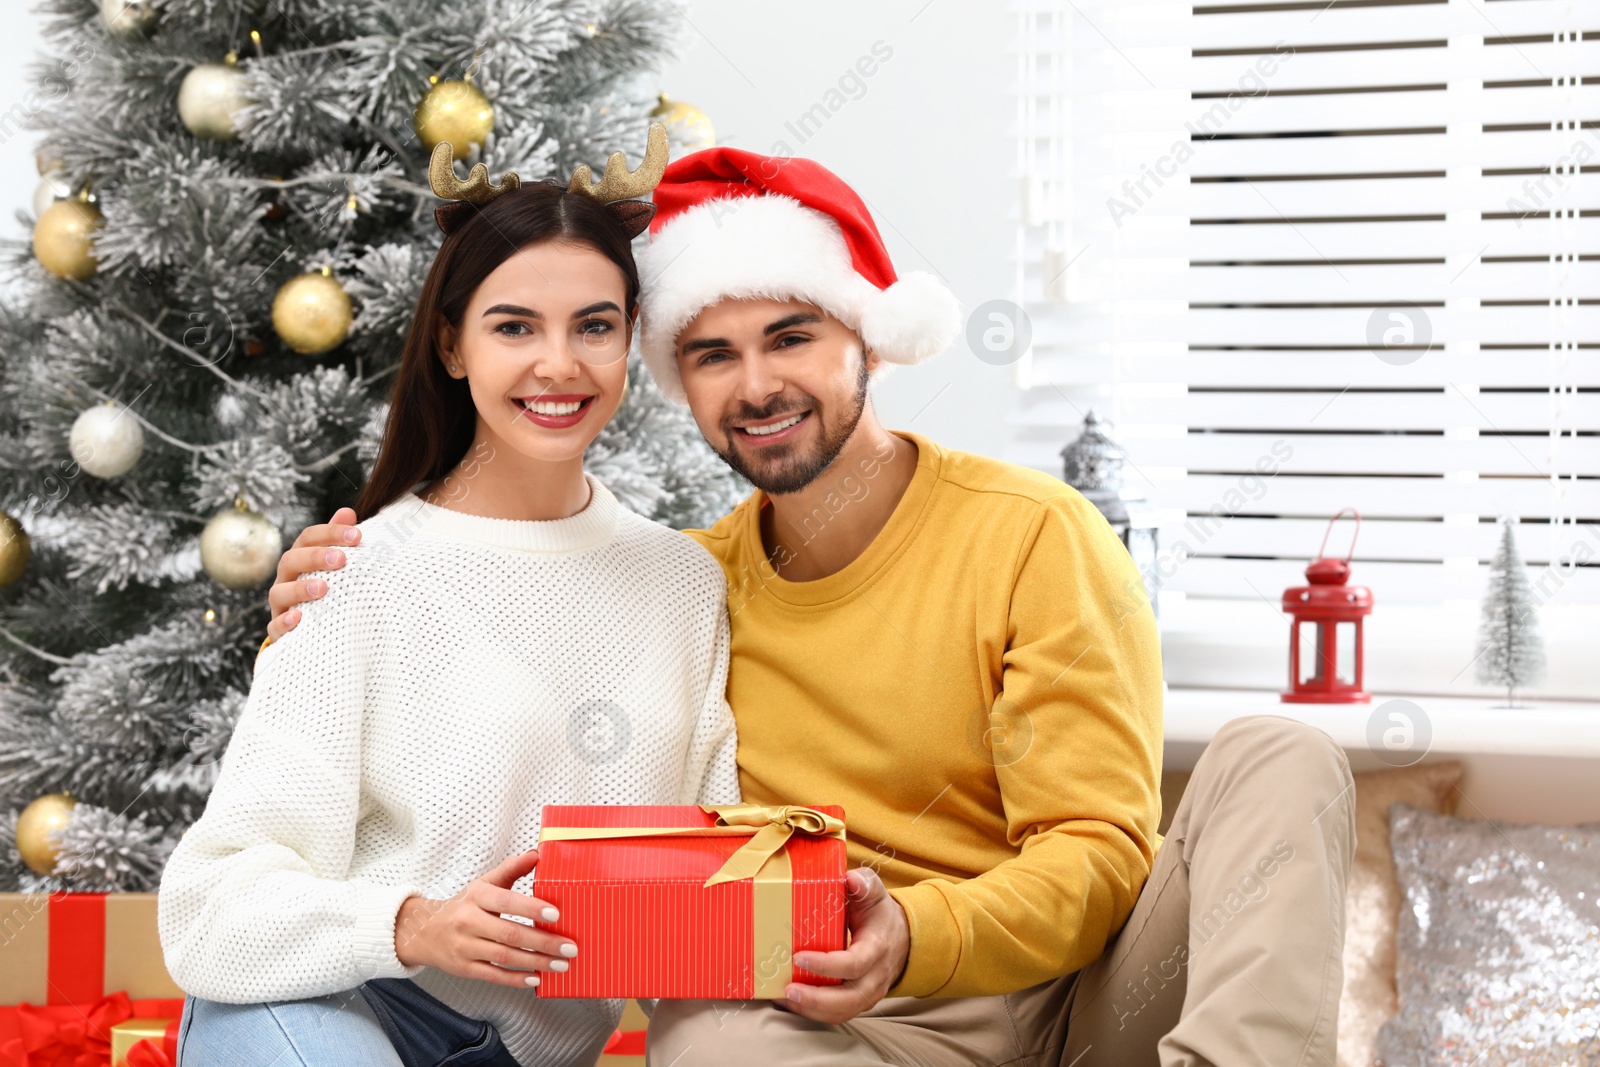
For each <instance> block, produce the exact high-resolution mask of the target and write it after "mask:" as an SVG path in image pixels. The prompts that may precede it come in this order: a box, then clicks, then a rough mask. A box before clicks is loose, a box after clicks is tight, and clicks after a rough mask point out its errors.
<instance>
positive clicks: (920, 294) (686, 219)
mask: <svg viewBox="0 0 1600 1067" xmlns="http://www.w3.org/2000/svg"><path fill="white" fill-rule="evenodd" d="M638 263H639V276H640V282H641V284H642V288H643V292H642V294H641V296H640V316H639V317H640V336H639V347H640V352H641V354H642V355H643V357H644V362H645V365H646V366H647V367H649V368H650V374H651V376H652V377H654V378H655V381H656V384H657V385H658V386H659V387H660V388H661V391H662V392H663V393H664V394H666V395H667V396H668V397H671V398H672V399H673V400H676V401H678V402H679V403H683V402H684V400H685V396H684V391H683V381H682V379H681V378H680V377H679V375H678V359H677V342H678V335H679V333H681V332H682V331H683V327H684V326H686V325H687V324H688V323H689V320H691V319H693V318H694V317H695V316H696V315H698V314H699V313H700V312H701V311H703V310H704V309H705V308H707V307H710V306H711V305H712V304H715V303H717V302H718V301H721V300H726V299H735V300H737V299H761V298H765V299H773V300H794V299H800V300H804V301H806V302H807V303H812V304H815V305H817V306H818V307H820V308H822V309H823V310H824V311H826V312H828V314H830V315H832V316H833V317H834V318H836V319H838V320H839V321H840V322H842V323H844V324H845V325H846V326H848V327H850V328H851V329H852V330H855V331H856V332H857V333H859V334H860V335H861V339H862V342H863V343H864V344H865V345H866V346H867V348H869V349H871V350H872V351H873V352H874V353H875V354H876V355H877V356H878V357H879V358H880V359H883V360H886V361H888V362H890V363H920V362H922V361H923V360H925V359H928V358H929V357H931V356H934V355H936V354H937V353H939V352H940V351H942V350H943V349H944V348H945V347H946V346H948V345H949V344H950V342H951V341H953V340H954V339H955V337H956V335H957V334H958V333H959V332H960V330H961V308H960V305H959V304H958V303H957V302H956V298H955V295H954V294H953V293H951V292H950V290H949V289H948V288H946V287H945V286H944V284H943V283H941V282H940V281H939V280H938V279H937V278H935V277H934V276H933V275H931V274H925V273H913V274H908V275H905V276H903V277H902V278H901V279H900V280H899V281H898V282H896V283H895V284H894V285H891V286H890V287H889V288H888V289H883V290H880V289H879V288H878V287H877V286H875V285H873V284H872V283H871V282H870V281H868V280H867V279H866V278H864V277H862V276H861V275H860V274H858V273H856V270H855V267H854V266H853V265H852V263H851V261H850V251H849V248H848V246H847V245H846V244H845V240H844V234H843V233H841V232H840V230H839V226H838V223H836V222H834V221H833V219H831V218H829V217H828V216H827V215H825V214H823V213H822V212H820V211H817V210H815V209H813V208H809V207H806V206H805V205H803V204H801V203H800V202H799V201H798V200H795V199H794V198H792V197H788V196H781V195H777V194H768V195H765V196H748V197H736V198H730V199H724V200H713V201H710V202H708V203H704V204H700V205H698V206H696V207H694V208H691V209H690V210H688V211H685V212H684V213H683V214H682V215H679V216H678V217H677V218H674V219H671V220H669V221H668V223H667V224H666V225H665V226H664V227H662V229H661V231H660V232H659V233H657V234H654V235H652V238H651V241H650V244H649V245H648V246H646V247H645V248H644V249H643V250H642V251H640V252H639V254H638Z"/></svg>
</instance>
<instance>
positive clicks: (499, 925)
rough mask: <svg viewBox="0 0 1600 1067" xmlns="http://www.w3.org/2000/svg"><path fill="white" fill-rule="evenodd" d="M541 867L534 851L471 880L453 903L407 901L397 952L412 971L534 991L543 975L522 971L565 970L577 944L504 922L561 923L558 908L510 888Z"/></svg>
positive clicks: (399, 918) (398, 925)
mask: <svg viewBox="0 0 1600 1067" xmlns="http://www.w3.org/2000/svg"><path fill="white" fill-rule="evenodd" d="M538 862H539V850H538V849H529V850H528V851H527V852H524V853H523V854H522V855H520V856H512V857H511V858H510V859H507V860H506V861H505V862H504V863H502V864H500V866H498V867H496V868H495V869H494V870H492V871H490V872H489V873H488V874H486V875H484V876H483V877H481V878H476V879H473V880H472V881H470V882H468V883H467V884H466V887H465V888H463V889H462V890H461V892H459V893H457V894H456V895H455V896H453V897H451V898H450V899H449V900H430V899H429V898H427V897H407V898H406V899H405V902H404V903H402V904H401V905H400V911H399V912H398V913H397V914H396V916H395V922H394V954H395V955H396V956H397V957H399V960H400V962H401V963H403V964H404V965H405V966H407V967H415V966H417V965H418V964H423V965H426V966H429V967H437V968H438V969H439V970H441V971H444V972H446V973H448V974H453V975H455V976H457V977H458V978H477V979H481V980H482V981H485V982H494V983H496V984H497V985H510V986H536V985H538V984H539V976H538V975H536V974H524V973H522V972H524V971H564V970H566V969H567V960H569V959H571V958H572V957H573V956H576V955H577V954H578V946H577V945H574V944H573V943H572V942H571V941H569V940H567V939H566V938H564V937H561V936H560V935H558V934H552V933H549V932H547V931H544V930H537V929H534V928H533V927H530V926H524V925H523V924H521V923H516V922H512V921H511V920H510V919H502V918H501V917H500V916H501V915H502V914H505V915H521V916H523V917H524V918H528V919H537V920H539V921H540V922H555V921H556V919H557V918H558V915H557V913H556V909H555V908H553V907H551V906H550V905H549V904H547V903H545V902H544V901H542V900H540V899H539V898H538V897H530V896H525V895H523V894H522V893H518V892H515V891H513V890H512V888H511V886H512V884H513V883H514V882H516V880H517V879H518V878H521V877H522V876H523V875H525V874H527V873H528V872H529V871H531V870H533V868H534V866H535V865H536V864H537V863H538Z"/></svg>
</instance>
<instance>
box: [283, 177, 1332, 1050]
mask: <svg viewBox="0 0 1600 1067" xmlns="http://www.w3.org/2000/svg"><path fill="white" fill-rule="evenodd" d="M655 200H656V204H657V207H658V214H657V217H656V219H655V220H654V222H653V224H652V241H651V244H650V246H649V248H648V249H646V250H645V252H644V253H643V254H642V255H641V257H640V260H641V262H640V265H641V272H642V275H643V280H644V296H643V308H642V319H643V330H642V335H641V344H642V349H643V355H644V358H645V360H646V362H647V363H648V364H649V367H650V370H651V372H652V374H653V375H654V377H655V379H656V381H657V382H658V383H659V384H660V386H661V388H662V389H663V390H664V391H665V392H666V393H667V394H668V395H669V396H673V397H675V398H677V399H680V400H684V401H686V402H687V403H688V405H689V408H690V410H691V412H692V413H693V415H694V418H695V420H696V422H697V424H698V425H699V427H700V430H701V432H702V433H703V434H704V435H705V437H706V440H707V441H708V442H710V444H711V446H712V447H713V448H714V449H716V451H717V452H718V453H719V454H720V455H721V456H722V457H723V458H724V459H725V460H726V461H727V462H728V463H729V465H730V466H732V467H733V468H734V469H736V470H738V471H739V472H740V473H742V474H743V475H744V476H745V477H746V478H747V479H749V480H750V481H751V483H752V484H754V485H755V486H756V487H757V489H756V492H755V493H753V494H752V495H751V496H750V497H749V498H748V499H747V500H745V501H744V502H743V503H741V504H740V505H739V506H738V507H737V508H736V509H734V511H733V512H732V513H731V514H730V515H728V516H727V517H725V518H724V519H722V520H721V521H719V522H718V523H717V524H716V525H715V526H713V527H712V528H711V529H709V530H699V531H690V535H691V536H693V537H695V538H696V539H697V540H698V541H700V543H701V544H703V545H705V547H706V548H707V549H709V550H710V551H711V552H712V554H713V555H715V556H716V557H717V558H718V559H719V560H720V561H721V563H722V565H723V568H724V571H725V572H726V574H727V577H728V583H729V612H730V614H731V617H732V634H733V647H732V663H731V666H730V671H729V681H728V697H729V701H730V703H731V704H732V707H733V709H734V714H735V717H736V720H737V724H738V729H739V768H740V783H741V787H742V789H743V793H744V800H745V801H746V802H752V803H759V804H816V803H829V804H840V805H842V806H843V807H844V810H845V812H846V816H847V821H848V824H849V850H850V858H851V866H852V868H853V870H852V871H851V873H850V876H849V877H850V887H851V894H852V902H851V905H850V909H849V914H848V916H847V921H848V924H849V927H850V930H851V939H850V943H849V947H848V948H847V949H845V950H844V951H840V952H835V953H829V954H825V955H816V954H806V953H801V954H799V955H798V956H797V957H796V958H795V959H794V961H793V963H794V964H795V965H798V966H801V967H804V968H805V969H806V970H809V971H811V972H813V973H816V974H820V975H825V976H829V977H834V978H838V979H840V980H841V982H842V984H840V985H838V986H832V987H815V986H808V985H800V984H791V985H789V986H788V991H787V998H786V1000H784V1001H780V1002H777V1004H776V1005H773V1004H768V1003H765V1002H731V1001H730V1002H696V1001H662V1002H661V1003H660V1004H659V1005H658V1007H657V1008H656V1010H655V1013H654V1015H653V1017H652V1020H651V1033H650V1060H651V1062H652V1063H654V1064H663V1065H664V1064H675V1065H678V1067H692V1065H699V1064H708V1065H720V1064H746V1063H784V1064H805V1065H811V1064H815V1065H845V1064H851V1065H855V1064H863V1065H864V1064H941V1065H942V1064H950V1065H956V1064H960V1065H969V1064H995V1065H998V1064H1034V1063H1046V1062H1048V1063H1051V1064H1055V1063H1058V1062H1059V1063H1061V1064H1077V1065H1083V1067H1087V1065H1090V1064H1100V1063H1104V1064H1117V1065H1123V1064H1157V1063H1160V1064H1163V1065H1168V1067H1173V1065H1179V1064H1184V1065H1201V1064H1225V1065H1228V1067H1236V1065H1246V1064H1261V1065H1268V1064H1270V1065H1273V1067H1281V1065H1285V1064H1313V1063H1319V1062H1327V1063H1332V1062H1333V1058H1334V1027H1335V1020H1336V1017H1337V1014H1338V999H1339V993H1340V988H1341V983H1342V970H1341V963H1340V953H1341V948H1342V944H1343V901H1344V888H1345V880H1346V876H1347V874H1348V870H1349V863H1350V857H1351V853H1352V850H1353V846H1354V829H1353V807H1354V806H1353V797H1352V793H1351V780H1350V772H1349V765H1348V763H1347V761H1346V759H1345V757H1344V754H1343V752H1342V751H1341V750H1340V749H1339V748H1338V747H1337V746H1335V745H1334V744H1333V742H1332V741H1331V739H1329V738H1328V737H1327V735H1325V734H1323V733H1321V732H1320V731H1317V730H1314V729H1311V728H1309V727H1305V726H1303V725H1300V724H1298V723H1295V722H1293V721H1291V720H1288V719H1284V718H1280V717H1277V716H1255V717H1250V718H1245V719H1238V720H1235V721H1234V722H1232V723H1229V724H1228V725H1227V726H1226V727H1224V728H1223V729H1222V730H1221V731H1220V732H1219V733H1218V735H1217V737H1216V739H1215V741H1214V742H1213V743H1212V744H1211V746H1210V747H1209V748H1208V749H1207V751H1206V753H1205V754H1204V756H1203V757H1202V758H1201V760H1200V762H1199V764H1198V766H1197V767H1196V769H1195V772H1194V775H1193V777H1192V779H1191V781H1190V783H1189V786H1188V789H1187V791H1186V792H1185V795H1184V798H1183V801H1182V803H1181V804H1180V805H1179V807H1178V810H1177V812H1176V814H1175V816H1174V819H1173V822H1172V825H1171V827H1170V828H1169V831H1168V833H1167V835H1166V837H1165V840H1164V841H1163V838H1162V837H1161V836H1160V835H1158V834H1157V833H1156V826H1157V820H1158V818H1159V815H1160V796H1159V792H1158V783H1159V778H1160V768H1161V751H1162V730H1161V699H1162V687H1161V657H1160V644H1159V637H1158V633H1157V629H1156V625H1155V620H1154V616H1153V613H1152V612H1151V610H1150V607H1149V604H1148V603H1147V602H1145V601H1144V600H1143V598H1142V593H1141V594H1139V595H1130V591H1133V590H1141V589H1142V586H1141V585H1140V579H1139V575H1138V572H1137V570H1136V568H1135V567H1134V566H1133V563H1132V561H1131V559H1130V558H1129V556H1128V554H1127V553H1126V551H1124V549H1123V546H1122V545H1121V543H1120V542H1119V541H1118V540H1117V538H1116V536H1115V535H1114V534H1113V532H1112V530H1111V528H1110V526H1109V525H1108V524H1107V523H1106V522H1105V520H1104V519H1103V518H1102V517H1101V516H1100V514H1099V513H1098V512H1097V511H1096V510H1095V508H1094V507H1093V506H1092V505H1091V504H1090V503H1089V502H1088V501H1087V500H1086V499H1085V498H1084V497H1083V496H1081V495H1080V494H1079V493H1077V492H1076V491H1075V490H1073V489H1071V488H1070V487H1068V486H1066V485H1064V484H1063V483H1061V482H1060V481H1058V480H1056V479H1054V478H1051V477H1048V476H1046V475H1043V474H1040V473H1037V472H1034V471H1030V470H1026V469H1023V468H1019V467H1015V466H1011V465H1008V464H1005V463H1001V462H998V461H995V460H991V459H986V458H984V457H981V456H975V455H970V454H966V453H961V452H956V451H952V450H949V449H945V448H942V447H941V446H939V445H938V444H936V443H935V442H933V441H931V440H929V439H928V438H926V437H924V436H921V435H919V434H914V433H906V432H893V431H890V430H887V429H886V428H885V427H884V426H883V425H882V423H880V422H879V421H878V418H877V416H876V414H875V412H874V411H873V408H872V404H871V401H870V395H869V391H868V383H869V380H870V377H871V376H872V374H873V373H874V372H876V371H877V370H879V369H880V367H881V366H882V365H883V364H884V363H885V362H899V363H915V362H919V361H921V360H922V359H925V358H927V357H928V356H931V355H932V354H934V353H936V352H937V351H939V350H940V349H942V348H943V347H944V346H945V345H947V344H948V343H949V342H950V341H951V340H953V338H954V336H955V334H956V332H957V331H958V329H959V314H958V312H957V310H956V307H955V303H954V299H953V298H952V297H951V296H950V294H949V293H948V292H947V291H945V290H944V289H943V287H942V286H940V285H939V284H938V283H937V282H936V281H934V280H933V279H931V278H928V277H927V276H908V277H906V278H903V279H899V278H897V277H896V275H895V272H894V269H893V266H892V264H891V263H890V261H889V257H888V255H887V253H886V251H885V250H884V248H883V243H882V240H881V238H880V237H879V234H878V231H877V229H876V228H875V227H874V225H873V223H872V221H871V218H870V216H869V215H868V213H867V211H866V208H865V206H864V205H863V204H862V202H861V200H860V198H859V197H857V196H856V195H855V193H854V192H853V191H852V190H850V188H849V187H848V186H847V185H845V184H844V183H843V182H842V181H840V180H839V179H838V178H837V177H836V176H834V175H833V174H831V173H829V172H828V171H826V170H825V169H823V168H822V167H820V166H818V165H817V164H815V163H812V162H810V161H806V160H797V159H774V158H769V157H763V156H758V155H753V154H751V153H746V152H740V151H735V150H731V149H712V150H709V151H706V152H701V153H696V154H695V155H692V156H689V157H686V158H684V159H682V160H679V161H678V162H677V163H675V164H673V165H671V166H670V167H669V168H668V170H667V174H666V176H665V178H664V179H663V181H662V183H661V185H660V186H659V187H658V188H657V190H656V194H655ZM334 519H335V522H334V523H333V524H331V525H329V526H318V527H311V528H308V529H307V530H306V531H304V532H303V533H302V534H301V536H300V538H299V539H298V540H297V541H296V544H295V547H294V548H293V549H291V550H290V551H289V552H287V553H285V555H284V557H283V560H282V562H281V563H280V565H279V571H278V574H279V582H278V584H277V585H275V586H274V587H273V590H272V594H271V602H272V605H273V610H274V612H275V615H276V616H277V617H275V619H274V621H273V624H272V629H271V632H272V633H274V634H277V633H281V632H284V631H285V630H286V629H287V627H288V625H291V624H292V621H293V615H292V614H291V615H290V616H289V617H287V618H286V617H284V616H283V615H281V614H280V613H282V612H284V611H285V609H288V608H290V607H292V605H294V604H296V603H300V602H302V601H305V600H307V599H310V598H312V597H314V596H317V595H320V591H319V589H318V588H317V587H318V585H320V583H316V582H315V580H314V579H313V580H308V581H298V580H295V579H296V576H298V575H300V574H301V573H303V572H305V571H311V570H317V569H322V568H324V567H326V566H328V565H329V564H328V563H326V562H324V559H323V555H324V552H325V551H326V546H334V545H341V544H351V543H354V541H353V540H350V539H347V538H346V537H345V534H346V531H347V529H349V522H351V521H353V516H344V515H343V512H341V514H340V515H335V516H334ZM356 533H357V534H359V531H356ZM335 551H337V550H335ZM358 551H359V549H358ZM782 962H784V963H788V962H789V961H782Z"/></svg>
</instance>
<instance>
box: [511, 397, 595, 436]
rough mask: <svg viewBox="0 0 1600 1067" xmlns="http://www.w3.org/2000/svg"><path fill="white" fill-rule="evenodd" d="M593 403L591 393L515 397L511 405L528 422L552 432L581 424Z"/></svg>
mask: <svg viewBox="0 0 1600 1067" xmlns="http://www.w3.org/2000/svg"><path fill="white" fill-rule="evenodd" d="M593 401H594V394H592V393H541V394H539V395H538V396H522V397H516V398H514V400H513V403H515V404H516V405H517V409H518V411H519V412H520V413H521V415H522V417H523V418H525V419H527V420H528V421H529V422H531V423H533V424H535V425H537V426H546V427H549V428H550V429H553V430H564V429H566V428H568V427H569V426H576V425H578V423H580V422H582V421H583V419H584V416H585V415H587V414H588V413H589V408H590V407H591V406H592V404H593Z"/></svg>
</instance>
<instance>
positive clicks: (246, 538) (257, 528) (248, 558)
mask: <svg viewBox="0 0 1600 1067" xmlns="http://www.w3.org/2000/svg"><path fill="white" fill-rule="evenodd" d="M281 555H283V535H282V534H281V533H279V532H278V528H277V527H276V526H274V525H272V523H270V522H268V521H267V520H266V519H265V518H264V517H262V516H261V515H260V514H258V513H257V512H254V511H251V510H250V508H249V507H248V506H247V505H246V504H245V502H244V500H243V499H240V500H236V501H234V505H233V507H231V508H224V509H223V510H222V511H219V512H217V513H216V514H215V515H213V516H212V517H211V521H210V522H208V523H206V528H205V529H204V530H203V531H201V533H200V565H201V566H202V567H204V568H205V569H206V573H207V574H209V575H210V576H211V579H212V580H213V581H215V582H216V583H217V584H218V585H220V586H222V587H223V588H224V589H253V588H255V587H256V586H258V585H260V584H261V583H262V582H264V581H266V580H267V579H268V578H271V577H272V574H273V572H274V571H275V570H277V568H278V557H279V556H281Z"/></svg>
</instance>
